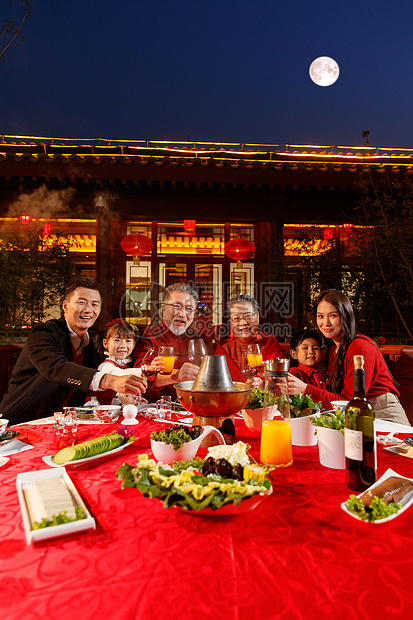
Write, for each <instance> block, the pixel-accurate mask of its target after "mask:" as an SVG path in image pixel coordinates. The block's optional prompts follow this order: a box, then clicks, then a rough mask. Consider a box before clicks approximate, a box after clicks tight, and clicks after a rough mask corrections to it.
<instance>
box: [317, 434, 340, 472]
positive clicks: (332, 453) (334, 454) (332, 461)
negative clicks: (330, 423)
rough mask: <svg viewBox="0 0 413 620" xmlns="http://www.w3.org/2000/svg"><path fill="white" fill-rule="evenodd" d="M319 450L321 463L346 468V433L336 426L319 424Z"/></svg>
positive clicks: (326, 465)
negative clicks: (328, 426) (336, 428)
mask: <svg viewBox="0 0 413 620" xmlns="http://www.w3.org/2000/svg"><path fill="white" fill-rule="evenodd" d="M315 428H317V438H318V452H319V455H320V463H321V465H324V467H330V468H331V469H345V467H346V458H345V456H344V435H343V434H342V433H341V432H340V431H336V430H335V429H334V428H323V427H322V426H317V427H315Z"/></svg>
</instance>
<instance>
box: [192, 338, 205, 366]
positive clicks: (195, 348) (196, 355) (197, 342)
mask: <svg viewBox="0 0 413 620" xmlns="http://www.w3.org/2000/svg"><path fill="white" fill-rule="evenodd" d="M206 352H207V350H206V346H205V342H204V341H203V340H202V338H192V339H191V340H189V341H188V359H189V361H190V362H192V364H195V365H196V366H200V364H201V362H202V358H203V357H204V355H206Z"/></svg>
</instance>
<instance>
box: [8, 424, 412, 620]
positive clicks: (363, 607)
mask: <svg viewBox="0 0 413 620" xmlns="http://www.w3.org/2000/svg"><path fill="white" fill-rule="evenodd" d="M154 427H155V424H154V423H149V422H148V421H146V420H144V421H142V422H141V424H140V425H139V426H136V427H135V429H136V432H137V433H139V435H140V439H139V440H138V441H137V442H136V443H135V444H133V445H131V446H128V447H127V448H126V449H125V450H124V451H123V452H120V453H119V454H118V455H116V456H115V455H114V456H113V457H111V458H110V457H106V458H105V459H102V460H99V461H94V462H93V463H89V464H88V465H87V466H86V465H82V466H80V467H77V468H71V467H68V468H67V471H68V473H69V475H70V477H71V479H72V480H73V482H74V484H75V485H76V487H77V488H78V490H79V491H80V493H81V495H82V497H83V498H84V499H85V500H86V502H87V504H88V506H89V508H90V510H91V512H92V513H93V515H94V517H95V519H96V521H97V530H96V531H90V532H86V533H82V534H77V535H72V536H68V537H64V538H57V539H54V540H53V541H48V542H45V543H41V544H36V545H31V546H27V545H26V541H25V536H24V532H23V525H22V519H21V513H20V508H19V504H18V500H17V493H16V475H17V474H18V473H19V472H25V471H31V470H36V469H45V468H46V465H45V463H44V462H43V461H42V459H41V457H42V456H43V455H45V454H53V453H54V452H55V451H56V450H55V446H54V431H53V430H52V429H51V428H50V426H23V427H19V430H20V432H21V436H20V438H21V439H22V440H26V441H28V442H30V443H32V444H33V445H34V446H35V448H34V449H33V450H28V451H26V452H22V453H20V454H16V455H13V456H11V457H10V462H9V463H8V464H7V465H6V466H4V467H3V468H1V469H0V480H1V483H2V485H1V489H2V490H1V498H0V523H1V540H0V592H1V596H0V614H1V618H2V620H14V619H16V620H17V619H18V620H35V619H36V620H37V619H40V618H41V619H47V620H66V619H67V620H77V619H79V620H80V619H81V620H88V619H89V618H90V619H92V618H96V617H102V618H110V620H117V619H119V620H129V619H135V618H139V619H140V618H142V619H145V620H152V619H153V620H155V619H156V620H158V619H159V618H168V620H169V619H175V618H176V619H180V620H181V619H183V618H188V619H190V620H192V619H204V618H214V619H215V620H219V619H221V618H222V620H252V619H253V618H254V619H255V618H257V619H259V620H265V619H276V618H280V619H295V618H306V619H307V618H335V619H340V618H343V619H344V618H345V619H346V620H351V619H353V618H354V619H356V618H358V619H360V618H362V619H363V618H384V617H386V618H395V617H397V618H398V617H401V616H402V615H404V617H406V618H408V617H410V613H411V610H412V609H413V588H412V571H413V562H412V557H413V521H412V517H413V511H411V510H408V511H406V512H405V513H404V514H402V515H400V517H398V518H397V519H395V520H393V521H391V522H389V523H386V524H381V525H378V524H377V525H375V524H367V523H361V522H358V521H356V520H355V519H353V518H351V517H349V516H348V515H347V514H345V513H344V512H343V511H342V510H341V508H340V504H341V502H342V501H343V500H345V499H346V498H347V497H348V495H349V493H350V492H349V490H348V488H347V486H346V484H345V474H344V472H343V471H337V470H331V469H326V468H324V467H323V466H321V465H320V464H319V461H318V448H317V446H316V447H311V448H294V463H293V465H292V466H291V467H289V468H287V469H280V470H277V471H276V472H275V474H274V477H275V482H274V493H273V494H272V495H271V496H270V497H268V498H266V499H265V500H264V501H263V502H262V503H261V505H260V506H259V507H258V508H257V509H256V510H255V511H253V512H250V513H248V514H245V515H242V516H236V517H200V516H193V515H189V514H184V513H181V512H178V511H176V510H173V509H171V510H166V509H164V508H163V507H162V505H161V504H160V503H158V502H157V501H156V500H150V499H145V498H143V497H142V496H141V495H140V494H139V492H138V491H137V490H136V489H126V490H123V491H121V489H120V482H118V481H117V480H116V478H115V473H116V470H117V468H118V467H119V466H120V465H121V464H122V462H124V461H126V462H129V463H132V464H134V463H135V462H136V460H137V455H138V453H139V452H142V451H149V433H150V431H151V430H153V428H154ZM109 428H111V427H109V426H106V425H105V426H103V425H100V426H99V425H96V426H95V425H93V426H86V425H84V426H80V427H79V438H80V440H84V439H86V438H90V437H93V436H96V435H97V434H104V433H105V432H107V431H108V430H109ZM237 432H238V438H239V439H241V440H243V441H246V442H248V443H250V444H251V446H252V452H253V454H254V455H256V456H258V449H259V435H256V434H252V433H250V432H249V431H248V430H247V429H246V427H245V425H244V424H243V422H242V421H239V423H237ZM388 467H391V468H393V469H394V470H395V471H397V472H398V473H400V474H403V475H406V476H409V477H413V463H412V461H411V460H410V459H408V458H406V457H403V456H398V455H394V454H391V453H389V452H386V451H383V448H382V447H381V446H379V447H378V475H379V476H380V475H382V474H383V473H384V471H385V470H386V469H387V468H388Z"/></svg>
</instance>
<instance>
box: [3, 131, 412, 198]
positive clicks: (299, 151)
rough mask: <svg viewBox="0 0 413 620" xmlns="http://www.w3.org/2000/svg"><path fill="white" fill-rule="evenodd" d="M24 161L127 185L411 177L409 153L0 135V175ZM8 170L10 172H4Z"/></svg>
mask: <svg viewBox="0 0 413 620" xmlns="http://www.w3.org/2000/svg"><path fill="white" fill-rule="evenodd" d="M23 162H24V163H25V164H26V166H24V168H25V170H27V164H36V163H37V164H39V163H41V164H55V165H56V167H57V168H58V169H59V170H58V173H56V175H55V173H54V172H52V170H51V169H49V170H50V172H48V174H50V176H59V177H61V176H68V177H73V176H74V173H73V168H74V166H76V168H78V170H79V174H76V176H78V177H81V176H82V172H81V167H82V166H85V165H87V167H88V168H90V167H91V166H92V167H95V166H97V167H99V166H100V167H101V168H102V169H101V170H98V169H96V170H94V171H93V175H94V176H96V177H98V176H100V177H102V178H112V179H113V178H119V179H123V180H125V179H128V178H136V177H137V176H138V177H142V176H143V177H144V176H146V174H147V173H144V172H143V170H142V171H141V172H138V171H137V169H141V168H144V167H149V168H150V169H152V170H153V171H154V172H152V173H151V174H150V175H149V176H151V177H152V178H155V177H156V176H159V178H160V179H162V178H164V180H165V179H166V178H167V177H171V174H172V170H171V168H175V169H181V171H182V172H179V174H178V171H176V174H175V176H179V177H183V175H185V178H190V177H192V180H196V181H199V180H201V181H202V180H203V179H204V178H207V176H208V173H207V174H205V173H204V174H203V173H201V169H203V168H204V169H209V171H210V173H209V174H213V175H214V177H215V178H217V175H219V170H220V169H223V173H224V176H223V175H222V174H221V179H220V180H221V182H227V181H228V182H230V183H236V182H238V183H239V182H241V178H240V176H241V173H242V175H244V176H245V171H247V170H250V171H254V172H255V173H257V174H258V176H257V180H258V182H259V183H270V184H272V185H273V184H275V183H278V182H279V181H278V180H277V179H278V178H279V180H280V182H281V176H285V174H287V175H288V176H289V177H291V178H292V177H293V176H294V174H293V173H295V172H300V173H301V174H300V177H303V178H304V179H305V183H306V184H312V183H313V182H314V183H315V184H316V185H317V186H322V185H323V176H325V177H327V176H328V177H330V180H329V182H327V183H326V184H327V185H328V184H329V185H331V184H332V182H331V176H332V175H333V176H334V177H336V179H337V182H336V184H337V185H342V186H343V185H347V186H349V185H351V184H352V181H351V176H352V175H354V174H355V173H357V172H363V171H369V172H372V173H376V174H378V176H380V175H382V174H384V173H386V172H387V173H390V174H392V175H400V174H401V175H402V176H404V175H407V176H408V177H410V175H412V174H413V149H397V148H389V149H384V148H380V147H371V146H363V147H341V146H338V147H337V146H314V145H271V144H269V145H266V144H235V143H232V144H223V143H219V144H218V143H178V142H166V141H165V142H152V141H147V142H145V141H142V140H141V141H139V140H136V141H133V140H131V141H126V140H106V139H93V140H84V139H82V140H80V139H79V140H72V139H61V138H33V137H24V136H6V135H3V136H0V175H14V174H19V173H20V174H21V172H22V171H21V170H20V171H19V169H18V168H16V167H15V166H13V165H12V166H11V167H10V166H7V164H19V163H23ZM70 164H71V165H70ZM66 165H67V175H66ZM79 166H80V168H79ZM128 167H133V168H134V169H133V171H132V170H130V171H129V172H128V171H127V169H126V168H128ZM9 168H10V170H7V171H6V169H9ZM11 168H12V169H13V170H11ZM42 168H44V167H43V166H42ZM47 168H48V166H47ZM136 168H137V169H136ZM156 168H158V169H160V168H164V170H165V168H168V169H169V171H170V172H168V174H167V175H166V174H165V171H164V172H163V173H161V172H160V171H159V173H156V172H155V169H156ZM190 168H193V169H194V170H193V172H192V174H190V175H189V174H187V173H186V172H185V171H188V169H190ZM103 169H104V170H103ZM237 171H239V172H238V173H237ZM206 172H207V170H206ZM277 173H283V175H278V174H277ZM309 173H317V175H316V176H317V177H318V178H317V180H316V179H314V181H313V180H312V179H311V176H310V177H308V176H307V175H308V174H309ZM324 173H330V174H328V175H324ZM25 174H28V173H27V172H25ZM30 174H34V175H36V174H39V175H41V174H43V175H44V174H45V172H44V170H43V171H42V172H41V171H40V169H39V168H38V167H36V168H33V170H32V171H30ZM342 176H345V177H346V180H345V179H344V178H340V177H342ZM284 182H285V181H284ZM288 182H293V181H291V180H290V181H288ZM300 182H302V181H301V180H300ZM294 184H295V182H294Z"/></svg>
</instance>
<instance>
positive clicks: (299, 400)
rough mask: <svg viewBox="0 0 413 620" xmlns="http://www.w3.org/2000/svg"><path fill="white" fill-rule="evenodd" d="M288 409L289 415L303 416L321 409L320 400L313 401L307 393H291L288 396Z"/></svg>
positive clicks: (294, 416)
mask: <svg viewBox="0 0 413 620" xmlns="http://www.w3.org/2000/svg"><path fill="white" fill-rule="evenodd" d="M290 411H291V417H293V418H303V417H305V416H307V415H311V414H313V413H318V412H319V411H321V401H320V402H317V403H315V402H314V401H313V399H312V398H311V396H309V395H307V394H305V395H304V394H303V393H302V392H300V394H293V395H292V396H290Z"/></svg>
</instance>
